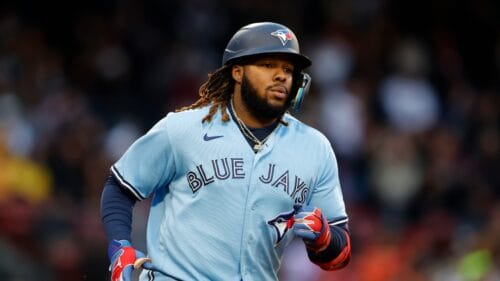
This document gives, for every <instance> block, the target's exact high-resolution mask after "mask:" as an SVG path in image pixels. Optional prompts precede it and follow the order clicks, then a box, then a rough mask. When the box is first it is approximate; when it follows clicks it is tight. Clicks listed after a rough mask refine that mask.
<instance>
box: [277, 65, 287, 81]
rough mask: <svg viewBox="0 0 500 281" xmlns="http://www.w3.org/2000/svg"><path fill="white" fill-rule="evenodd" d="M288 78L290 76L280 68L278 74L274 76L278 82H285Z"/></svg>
mask: <svg viewBox="0 0 500 281" xmlns="http://www.w3.org/2000/svg"><path fill="white" fill-rule="evenodd" d="M287 77H288V75H287V73H286V72H285V70H284V69H282V68H280V67H279V68H277V70H276V74H275V75H274V79H275V80H276V81H281V82H284V81H286V79H287Z"/></svg>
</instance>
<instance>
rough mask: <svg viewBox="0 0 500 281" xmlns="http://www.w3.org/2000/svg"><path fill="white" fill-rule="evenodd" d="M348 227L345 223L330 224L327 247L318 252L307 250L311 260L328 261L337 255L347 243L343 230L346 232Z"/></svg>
mask: <svg viewBox="0 0 500 281" xmlns="http://www.w3.org/2000/svg"><path fill="white" fill-rule="evenodd" d="M348 229H349V227H348V226H347V223H345V224H341V225H331V226H330V232H331V235H332V236H331V241H330V244H329V245H328V248H326V249H325V250H324V251H322V252H320V253H314V252H311V251H308V252H307V253H308V255H309V258H310V259H311V261H313V262H329V261H331V260H333V259H334V258H335V257H337V256H338V255H339V254H340V252H342V250H343V249H344V247H345V246H346V245H347V237H346V236H345V232H346V231H347V232H348V231H349V230H348Z"/></svg>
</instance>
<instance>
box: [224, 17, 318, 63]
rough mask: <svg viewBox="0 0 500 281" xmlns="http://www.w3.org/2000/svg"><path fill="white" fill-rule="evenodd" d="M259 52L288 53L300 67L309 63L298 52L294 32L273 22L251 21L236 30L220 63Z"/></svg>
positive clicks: (308, 60)
mask: <svg viewBox="0 0 500 281" xmlns="http://www.w3.org/2000/svg"><path fill="white" fill-rule="evenodd" d="M260 54H290V55H291V57H292V58H293V59H294V60H295V62H296V63H297V66H298V67H300V68H301V69H304V68H306V67H308V66H310V65H311V60H310V59H309V58H307V57H306V56H304V55H302V54H300V49H299V41H298V40H297V37H295V34H294V33H293V32H292V31H291V30H290V29H289V28H288V27H286V26H284V25H281V24H278V23H273V22H258V23H252V24H249V25H246V26H244V27H242V28H241V29H240V30H238V31H237V32H236V33H235V34H234V35H233V37H232V38H231V40H229V43H228V44H227V47H226V49H225V50H224V55H223V56H222V64H223V65H225V64H228V63H230V62H234V61H235V60H236V59H240V58H244V57H249V56H254V55H260Z"/></svg>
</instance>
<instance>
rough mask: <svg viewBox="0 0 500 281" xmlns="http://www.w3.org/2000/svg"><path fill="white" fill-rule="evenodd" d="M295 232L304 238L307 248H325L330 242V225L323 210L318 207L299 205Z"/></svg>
mask: <svg viewBox="0 0 500 281" xmlns="http://www.w3.org/2000/svg"><path fill="white" fill-rule="evenodd" d="M294 221H295V222H294V225H293V232H294V233H295V235H297V236H299V237H301V238H302V239H303V240H304V243H305V244H306V246H307V248H308V249H310V250H312V251H314V252H321V251H323V250H325V249H326V248H327V247H328V245H329V244H330V238H331V234H330V227H329V226H328V222H327V220H326V218H325V217H324V216H323V214H322V213H321V210H320V209H319V208H316V207H310V206H300V207H297V209H296V212H295V216H294Z"/></svg>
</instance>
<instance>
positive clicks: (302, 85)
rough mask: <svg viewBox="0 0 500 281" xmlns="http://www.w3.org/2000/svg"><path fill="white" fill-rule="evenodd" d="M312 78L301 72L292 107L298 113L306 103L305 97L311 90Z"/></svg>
mask: <svg viewBox="0 0 500 281" xmlns="http://www.w3.org/2000/svg"><path fill="white" fill-rule="evenodd" d="M311 80H312V79H311V76H310V75H309V74H307V73H305V72H301V73H300V74H299V78H298V81H297V85H298V88H297V93H296V94H295V98H294V99H293V100H292V103H291V106H292V108H293V110H294V111H298V110H299V109H300V107H301V105H302V102H303V101H304V97H305V96H306V95H307V93H308V92H309V88H310V87H311Z"/></svg>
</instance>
